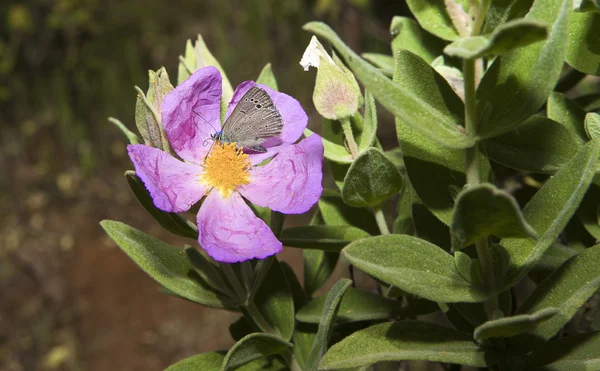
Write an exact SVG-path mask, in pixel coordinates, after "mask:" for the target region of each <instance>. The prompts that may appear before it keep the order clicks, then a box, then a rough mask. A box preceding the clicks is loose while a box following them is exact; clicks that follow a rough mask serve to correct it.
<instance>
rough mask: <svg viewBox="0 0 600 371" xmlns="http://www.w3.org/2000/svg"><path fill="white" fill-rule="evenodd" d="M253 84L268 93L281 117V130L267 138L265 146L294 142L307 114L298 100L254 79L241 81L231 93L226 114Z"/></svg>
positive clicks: (306, 118)
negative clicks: (276, 134) (279, 132)
mask: <svg viewBox="0 0 600 371" xmlns="http://www.w3.org/2000/svg"><path fill="white" fill-rule="evenodd" d="M253 86H259V87H260V88H262V89H265V91H266V92H267V93H268V94H269V96H270V97H271V99H272V100H273V103H274V104H275V107H277V109H278V110H279V113H280V114H281V118H282V119H283V131H282V132H281V134H279V135H278V136H277V137H273V138H269V139H267V140H266V141H265V142H264V143H263V146H264V147H265V148H268V147H274V146H277V145H279V144H281V143H290V144H291V143H294V142H296V141H297V140H298V139H299V138H300V136H301V135H302V133H303V132H304V129H306V124H307V123H308V116H306V112H304V109H302V106H301V105H300V102H298V101H297V100H296V99H294V98H292V97H290V96H289V95H287V94H284V93H280V92H277V91H275V90H273V89H271V88H269V87H267V86H265V85H262V84H257V83H255V82H254V81H245V82H243V83H241V84H240V85H239V86H238V87H237V88H236V89H235V92H234V93H233V98H231V102H230V103H229V106H228V107H227V115H226V117H229V115H230V114H231V112H232V111H233V109H234V108H235V106H236V105H237V103H238V102H239V101H240V99H242V97H243V96H244V94H246V92H247V91H248V90H250V88H252V87H253Z"/></svg>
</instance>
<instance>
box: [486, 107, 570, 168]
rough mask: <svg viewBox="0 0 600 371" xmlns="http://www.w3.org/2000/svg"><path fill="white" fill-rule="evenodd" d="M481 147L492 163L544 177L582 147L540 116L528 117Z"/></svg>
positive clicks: (554, 122) (554, 124) (560, 128)
mask: <svg viewBox="0 0 600 371" xmlns="http://www.w3.org/2000/svg"><path fill="white" fill-rule="evenodd" d="M483 143H484V146H485V149H486V152H487V154H488V156H489V157H490V159H492V160H493V161H495V162H498V163H500V164H502V165H504V166H507V167H510V168H513V169H518V170H523V171H533V172H536V173H544V174H553V173H555V172H557V171H558V169H560V168H561V167H562V166H564V165H565V164H566V163H568V162H569V161H570V160H571V158H572V157H573V156H574V155H575V154H576V153H577V151H578V150H579V149H580V148H581V145H582V142H581V139H580V138H579V136H578V135H577V134H576V133H574V132H572V131H571V130H569V129H567V128H566V127H565V126H563V125H561V124H559V123H558V122H556V121H553V120H551V119H549V118H546V117H543V116H531V117H530V118H529V119H527V120H525V122H524V123H523V124H522V125H520V126H519V127H518V128H516V129H515V130H513V131H511V132H508V133H506V134H503V135H500V136H497V137H494V138H490V139H486V140H485V141H484V142H483Z"/></svg>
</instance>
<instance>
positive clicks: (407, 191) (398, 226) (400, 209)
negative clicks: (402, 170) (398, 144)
mask: <svg viewBox="0 0 600 371" xmlns="http://www.w3.org/2000/svg"><path fill="white" fill-rule="evenodd" d="M402 162H403V163H404V161H402ZM413 193H414V190H413V189H412V186H411V184H410V183H409V182H405V183H404V187H402V190H401V191H400V195H399V198H398V204H397V210H396V219H394V224H393V226H392V233H394V234H408V235H411V236H414V235H415V232H416V230H415V221H414V218H413V203H416V202H417V200H416V198H417V196H416V195H413Z"/></svg>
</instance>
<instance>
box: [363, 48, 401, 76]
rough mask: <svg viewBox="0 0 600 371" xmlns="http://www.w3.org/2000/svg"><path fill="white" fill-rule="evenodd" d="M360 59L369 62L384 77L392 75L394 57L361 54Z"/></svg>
mask: <svg viewBox="0 0 600 371" xmlns="http://www.w3.org/2000/svg"><path fill="white" fill-rule="evenodd" d="M361 57H363V59H364V60H366V61H369V62H371V63H372V64H373V65H374V66H375V67H377V68H379V69H380V70H381V72H383V73H384V74H385V75H386V76H390V77H391V76H392V74H393V73H394V57H392V56H391V55H387V54H380V53H362V54H361Z"/></svg>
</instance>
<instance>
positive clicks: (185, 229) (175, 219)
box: [125, 170, 198, 240]
mask: <svg viewBox="0 0 600 371" xmlns="http://www.w3.org/2000/svg"><path fill="white" fill-rule="evenodd" d="M125 179H127V184H129V187H130V188H131V191H132V192H133V195H134V196H135V198H137V200H138V201H139V202H140V204H141V205H142V206H143V207H144V209H146V211H147V212H148V213H149V214H150V215H152V217H153V218H154V220H156V221H157V222H158V224H160V225H161V226H162V227H163V228H165V229H166V230H167V231H169V232H171V233H174V234H176V235H179V236H183V237H188V238H193V239H194V240H196V239H198V227H196V225H195V224H193V223H192V222H190V221H188V220H187V219H186V218H184V217H182V216H181V215H179V214H176V213H168V212H166V211H162V210H159V209H157V208H156V206H154V201H152V197H150V194H149V193H148V190H146V187H145V186H144V183H143V182H142V180H141V179H140V178H139V177H138V176H137V175H136V174H135V171H133V170H129V171H126V172H125Z"/></svg>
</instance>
